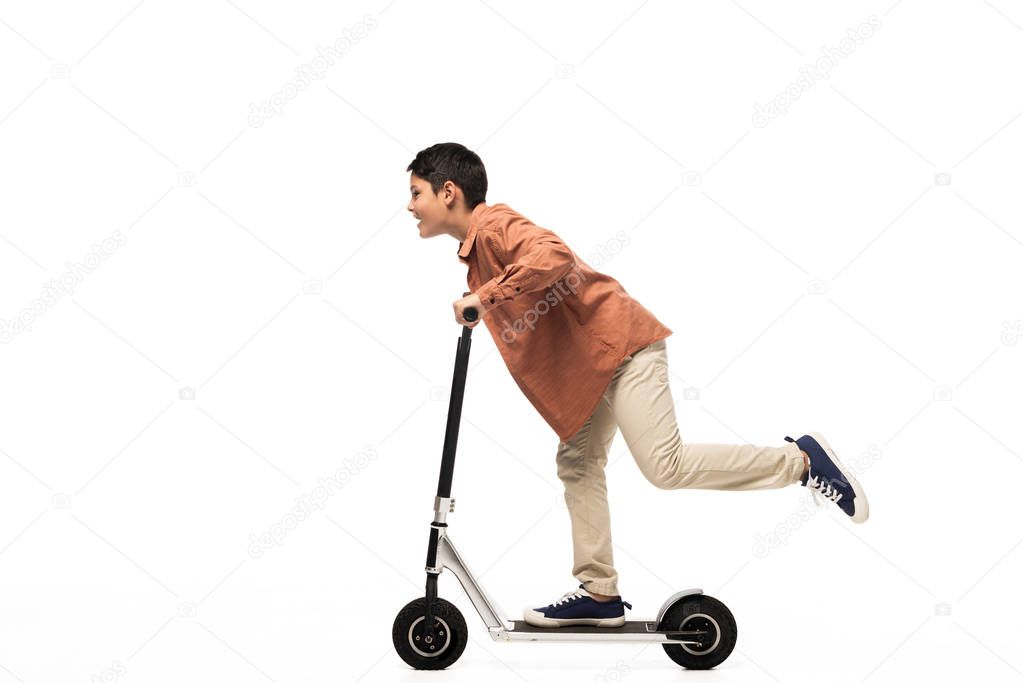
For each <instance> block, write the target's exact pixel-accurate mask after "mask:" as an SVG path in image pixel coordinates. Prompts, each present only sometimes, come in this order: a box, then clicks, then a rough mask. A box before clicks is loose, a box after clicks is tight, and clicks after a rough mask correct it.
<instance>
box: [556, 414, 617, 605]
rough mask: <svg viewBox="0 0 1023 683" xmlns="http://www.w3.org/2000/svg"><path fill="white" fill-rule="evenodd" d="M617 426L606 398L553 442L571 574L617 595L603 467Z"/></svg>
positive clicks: (589, 587) (595, 588) (591, 588)
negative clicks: (576, 428)
mask: <svg viewBox="0 0 1023 683" xmlns="http://www.w3.org/2000/svg"><path fill="white" fill-rule="evenodd" d="M616 431H617V425H616V424H615V422H614V418H613V416H612V414H611V410H610V406H609V405H608V403H607V401H606V399H601V401H600V402H599V403H598V404H597V407H596V409H595V410H594V411H593V414H592V415H590V417H589V418H587V420H586V422H585V423H583V426H582V427H580V429H579V431H578V432H576V433H575V434H574V435H573V436H572V437H571V438H570V439H569V440H568V441H562V442H559V443H558V453H557V465H558V477H559V478H560V479H561V481H562V482H563V483H564V485H565V504H566V506H567V507H568V514H569V517H570V518H571V521H572V556H573V566H572V574H573V575H574V576H575V578H576V579H578V580H579V582H580V583H582V584H583V585H584V587H585V588H586V590H588V591H592V592H593V593H596V594H598V595H603V596H613V595H618V572H616V571H615V568H614V562H613V556H612V550H611V514H610V512H609V510H608V504H607V484H606V480H605V478H604V467H605V465H606V464H607V454H608V450H609V449H610V447H611V442H612V440H613V439H614V435H615V432H616Z"/></svg>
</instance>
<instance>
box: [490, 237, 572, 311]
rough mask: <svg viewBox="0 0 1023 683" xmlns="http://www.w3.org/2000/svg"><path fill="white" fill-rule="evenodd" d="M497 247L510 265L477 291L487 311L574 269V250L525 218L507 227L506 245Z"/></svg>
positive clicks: (542, 286) (539, 287) (555, 279)
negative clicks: (501, 250)
mask: <svg viewBox="0 0 1023 683" xmlns="http://www.w3.org/2000/svg"><path fill="white" fill-rule="evenodd" d="M498 246H499V247H500V248H502V249H503V251H504V253H503V254H502V256H503V261H504V262H505V263H507V264H508V265H507V266H505V268H504V271H503V272H501V273H500V274H499V275H497V276H496V277H494V278H492V279H490V280H488V281H487V282H485V283H483V284H482V285H480V287H479V288H478V289H477V290H476V294H477V296H479V298H480V303H481V305H482V306H483V310H484V311H489V310H491V309H492V308H496V307H498V306H500V305H502V304H505V303H507V302H509V301H511V300H512V299H514V298H515V297H517V296H519V295H521V294H526V293H528V292H535V291H537V290H540V289H544V288H546V287H548V286H550V285H552V284H554V283H555V282H557V281H558V280H559V279H561V278H563V277H564V276H565V275H567V274H568V273H569V271H571V270H572V268H573V267H574V266H575V257H574V256H573V255H572V251H571V249H569V248H568V246H567V245H566V244H565V243H564V242H562V241H561V239H560V238H559V237H558V236H557V235H555V234H554V233H553V232H551V231H550V230H546V229H544V228H540V227H538V226H536V225H533V224H532V223H530V222H529V221H527V220H525V219H524V218H515V219H513V220H512V221H511V222H510V223H509V224H508V226H507V227H506V228H505V230H504V243H503V244H501V243H498Z"/></svg>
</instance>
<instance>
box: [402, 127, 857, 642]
mask: <svg viewBox="0 0 1023 683" xmlns="http://www.w3.org/2000/svg"><path fill="white" fill-rule="evenodd" d="M406 170H407V171H411V177H410V187H409V189H410V191H411V193H412V198H411V200H410V201H409V204H408V210H409V211H410V212H411V213H412V215H413V216H414V217H415V218H416V219H418V220H419V224H418V228H419V235H420V237H422V238H429V237H435V236H437V235H441V234H446V235H451V236H452V237H454V238H455V239H457V240H458V242H459V249H458V259H459V261H460V262H461V263H464V264H466V265H467V266H468V268H469V270H468V273H467V282H468V285H469V289H470V292H466V293H465V295H464V296H463V297H462V298H461V299H458V300H457V301H455V302H454V304H453V307H454V313H455V320H456V321H457V322H458V323H460V324H462V325H466V326H468V327H475V326H476V325H477V324H479V321H480V320H483V321H485V322H486V323H487V328H488V329H489V330H490V334H491V336H492V337H493V338H494V344H495V345H496V346H497V348H498V350H499V351H500V352H501V356H502V357H503V358H504V361H505V364H506V365H507V367H508V370H509V372H510V373H511V375H512V377H513V378H514V379H515V382H516V384H518V386H519V388H520V389H522V392H523V393H524V394H525V395H526V397H527V398H528V399H529V401H530V402H531V403H532V404H533V406H534V407H535V408H536V409H537V411H538V412H539V413H540V414H541V415H542V416H543V418H544V419H545V420H546V421H547V423H548V424H549V425H550V426H551V428H552V429H553V430H554V431H555V432H556V433H557V435H558V437H559V439H560V441H559V443H558V449H557V456H556V461H557V468H558V477H559V478H560V479H561V481H562V482H563V483H564V485H565V502H566V504H567V506H568V512H569V517H570V518H571V522H572V541H573V556H574V566H573V568H572V573H573V574H574V576H575V578H576V579H577V580H578V581H580V582H581V583H580V584H579V588H578V589H576V590H574V591H569V592H568V593H565V594H564V595H562V596H561V598H560V599H558V600H556V601H554V602H552V603H551V604H549V605H547V606H546V607H538V608H536V609H527V610H526V611H525V620H526V621H527V622H529V623H530V624H533V625H535V626H548V627H558V626H564V625H590V626H609V627H614V626H621V625H623V624H624V623H625V608H626V607H628V608H629V609H632V605H630V604H629V603H627V602H624V601H623V600H622V599H621V596H620V595H619V594H618V574H617V572H616V571H615V569H614V566H613V564H612V554H611V532H610V528H611V527H610V513H609V511H608V505H607V489H606V486H605V479H604V466H605V464H606V463H607V454H608V448H609V447H610V445H611V441H612V439H613V438H614V435H615V432H616V431H617V429H618V428H620V429H621V430H622V435H623V437H624V438H625V441H626V443H627V445H628V447H629V451H630V452H631V453H632V457H633V458H634V459H635V461H636V464H637V465H639V468H640V470H641V471H642V473H643V474H644V476H646V478H647V479H648V480H649V481H650V482H651V483H652V484H653V485H654V486H656V487H658V488H660V489H681V488H700V489H718V490H722V491H747V490H754V489H770V488H781V487H783V486H788V485H790V484H794V483H796V482H797V481H798V482H800V484H801V485H802V486H806V487H807V488H809V489H810V491H811V492H812V493H813V496H814V501H815V503H816V504H817V505H818V506H819V505H821V502H822V501H823V500H830V501H832V502H834V503H836V504H837V505H838V507H839V508H840V509H841V510H842V512H844V513H845V514H846V515H848V516H849V517H850V518H851V519H852V521H853V522H857V523H860V522H864V521H866V519H867V516H868V507H867V499H866V496H865V495H864V493H863V489H862V488H861V487H860V485H859V483H858V482H857V481H856V479H855V478H854V477H853V475H852V474H851V473H850V472H849V471H848V470H847V469H846V468H845V467H844V466H843V464H842V462H841V461H840V460H839V459H838V458H837V457H836V456H835V453H834V451H833V450H832V449H831V447H830V446H829V445H828V443H827V441H825V440H824V438H823V437H822V436H821V435H820V434H818V433H816V432H811V433H809V434H807V435H805V436H802V437H800V438H799V439H792V438H790V437H788V436H786V437H785V440H786V441H788V442H789V444H788V445H785V446H780V447H768V446H751V445H742V446H733V445H726V444H706V443H685V442H683V441H682V438H681V436H680V435H679V431H678V426H677V424H676V419H675V406H674V402H673V401H672V398H671V390H670V388H669V386H668V360H667V355H666V352H665V342H664V339H665V337H667V336H669V335H671V334H672V330H670V329H668V328H667V327H665V326H664V325H663V324H662V323H661V322H660V321H659V320H658V319H657V318H655V317H654V316H653V314H651V313H650V312H649V311H648V310H647V309H646V308H644V307H643V306H641V305H640V303H639V302H638V301H636V300H635V299H633V298H632V297H630V296H629V295H628V293H626V291H625V290H624V289H623V288H622V286H621V285H620V284H619V283H618V281H617V280H615V279H614V278H612V277H610V276H608V275H605V274H603V273H599V272H597V271H595V270H593V269H592V268H590V266H589V265H588V264H587V263H586V262H585V261H582V260H581V259H579V258H578V257H577V256H576V255H575V253H574V252H573V251H572V250H571V249H569V248H568V246H566V245H565V243H564V242H562V241H561V239H560V238H558V236H557V235H555V234H554V233H553V232H551V231H550V230H547V229H545V228H541V227H538V226H536V225H534V224H533V223H532V222H530V221H529V220H528V219H526V218H525V217H524V216H522V215H521V214H519V213H517V212H515V211H514V210H513V209H512V208H511V207H509V206H508V205H506V204H493V205H488V204H487V203H486V201H485V200H486V194H487V174H486V170H485V169H484V167H483V162H482V161H481V160H480V158H479V156H477V155H476V154H475V153H474V152H472V151H470V150H468V149H466V148H465V147H464V146H462V145H460V144H457V143H453V142H447V143H440V144H436V145H433V146H432V147H428V148H426V149H424V150H422V151H421V152H419V153H418V154H417V155H416V158H415V159H414V160H413V161H412V163H411V164H409V166H408V168H407V169H406ZM469 306H472V307H474V308H475V309H476V310H477V312H478V314H479V317H478V318H477V319H476V320H475V321H473V322H469V321H467V320H465V318H464V317H463V316H462V313H463V311H464V310H465V309H466V308H467V307H469Z"/></svg>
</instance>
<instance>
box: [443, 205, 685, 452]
mask: <svg viewBox="0 0 1023 683" xmlns="http://www.w3.org/2000/svg"><path fill="white" fill-rule="evenodd" d="M458 258H459V260H460V261H461V262H462V263H465V264H466V265H467V266H468V267H469V271H468V273H467V274H466V281H467V282H468V284H469V289H470V291H472V292H475V293H476V294H477V295H479V297H480V301H481V303H482V306H483V309H484V311H485V312H486V315H485V316H484V317H483V322H484V323H485V324H486V326H487V329H489V330H490V334H491V336H492V337H493V338H494V344H495V345H496V346H497V348H498V350H499V351H500V352H501V356H503V357H504V362H505V365H507V366H508V370H509V372H511V375H512V377H513V378H514V379H515V382H516V384H518V385H519V388H520V389H522V392H523V393H524V394H525V395H526V398H528V399H529V402H530V403H532V404H533V406H534V407H535V408H536V409H537V411H539V413H540V415H542V416H543V418H544V419H545V420H546V421H547V423H548V424H549V425H550V426H551V428H552V429H554V431H555V432H556V433H557V435H558V437H559V438H560V439H561V440H562V441H567V440H569V439H570V438H571V437H572V435H573V434H575V433H576V432H577V431H578V430H579V428H580V427H582V426H583V423H584V422H586V419H587V418H588V417H589V416H590V414H591V413H592V412H593V410H594V409H595V408H596V407H597V402H598V401H599V400H600V397H601V395H602V394H603V393H604V390H605V389H606V388H607V386H608V384H609V383H610V382H611V378H612V377H613V376H614V372H615V369H616V368H617V367H618V364H619V363H621V362H622V360H623V359H624V358H625V357H626V356H628V355H631V354H632V353H634V352H636V351H638V350H639V349H641V348H643V347H644V346H646V345H648V344H652V343H653V342H655V341H658V340H660V339H663V338H665V337H667V336H669V335H670V334H672V331H671V330H670V329H668V328H667V327H666V326H665V325H663V324H662V323H661V322H660V321H659V320H657V318H655V317H654V316H653V314H652V313H650V311H648V310H647V309H645V308H644V307H643V306H642V305H641V304H640V303H639V302H638V301H636V300H635V299H633V298H632V297H631V296H629V294H628V293H627V292H626V291H625V289H623V288H622V286H621V284H619V283H618V281H617V280H615V279H614V278H613V277H611V276H609V275H605V274H603V273H599V272H597V271H595V270H593V269H592V268H591V267H590V266H589V264H588V263H586V262H585V261H584V260H582V259H580V258H579V257H578V256H576V254H575V253H574V252H573V251H572V250H571V249H569V248H568V246H566V245H565V243H564V242H562V241H561V239H560V238H559V237H558V236H557V235H555V234H554V233H553V232H551V231H550V230H547V229H546V228H541V227H538V226H536V225H534V224H533V223H532V222H530V221H529V220H528V219H527V218H525V217H524V216H522V215H521V214H519V213H518V212H516V211H514V210H513V209H512V208H511V207H509V206H508V205H507V204H493V205H487V204H486V203H485V202H484V203H480V204H477V205H476V207H475V208H474V209H473V212H472V216H471V217H470V219H469V229H468V232H467V233H466V236H465V241H464V242H460V243H459V249H458Z"/></svg>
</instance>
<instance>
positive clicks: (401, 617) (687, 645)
mask: <svg viewBox="0 0 1023 683" xmlns="http://www.w3.org/2000/svg"><path fill="white" fill-rule="evenodd" d="M477 315H478V312H477V311H476V309H474V308H472V307H469V308H466V309H465V310H464V311H463V316H464V318H465V319H466V320H468V321H469V322H472V321H474V320H475V319H476V317H477ZM471 339H472V329H471V328H470V327H464V326H463V328H462V336H461V337H460V338H459V339H458V347H457V350H456V353H455V372H454V378H453V379H452V381H451V397H450V400H449V403H448V421H447V427H446V430H445V432H444V451H443V454H442V457H441V465H440V481H439V483H438V485H437V497H436V498H435V499H434V504H433V511H434V514H433V522H432V523H431V524H430V542H429V546H428V549H427V553H426V597H425V598H416V599H415V600H413V601H412V602H410V603H408V604H407V605H405V606H404V607H403V608H402V609H401V611H399V612H398V616H397V617H396V618H395V619H394V626H393V627H392V629H391V638H392V640H393V642H394V649H395V650H397V652H398V656H400V657H401V658H402V659H403V660H404V661H405V662H406V663H407V664H408V665H409V666H412V667H413V668H415V669H444V668H447V667H448V666H451V665H452V664H454V663H455V661H457V660H458V658H459V657H460V656H461V655H462V651H463V650H464V649H465V645H466V643H467V642H468V640H469V629H468V627H467V626H466V624H465V619H464V618H463V617H462V613H461V612H459V610H458V608H457V607H455V606H454V605H453V604H452V603H450V602H448V601H447V600H444V599H443V598H440V597H437V577H438V576H440V573H441V572H442V571H443V570H444V569H448V570H450V571H451V573H452V574H454V575H455V577H456V578H457V579H458V582H459V583H460V584H461V585H462V589H463V590H464V591H465V593H466V595H467V596H468V598H469V600H470V602H472V604H473V607H475V608H476V611H477V612H479V615H480V618H481V619H483V623H484V624H485V625H486V627H487V629H488V631H489V633H490V637H491V638H492V639H494V640H500V641H512V640H524V641H541V640H557V641H588V642H593V643H598V642H607V641H621V640H629V641H648V642H649V641H652V642H656V643H661V644H662V647H664V651H665V652H666V653H667V655H668V657H670V658H671V659H672V660H673V661H674V662H675V663H676V664H679V665H681V666H683V667H685V668H687V669H710V668H713V667H715V666H717V665H718V664H720V663H721V662H723V661H725V659H727V658H728V655H730V654H731V653H732V648H733V647H735V640H736V625H735V619H734V617H733V616H732V613H731V612H730V611H729V609H728V608H727V607H726V606H725V605H724V603H722V602H721V601H719V600H716V599H714V598H712V597H710V596H709V595H704V593H703V590H702V589H700V588H690V589H688V590H681V591H678V592H677V593H675V594H673V595H672V596H671V597H669V598H668V599H667V600H666V601H665V602H664V604H663V605H661V609H660V610H659V611H658V612H657V618H656V619H653V620H650V621H640V620H629V621H626V622H625V624H624V625H623V626H620V627H617V628H609V627H600V626H562V627H560V628H543V627H537V626H533V625H531V624H529V623H527V622H525V621H519V620H515V621H510V620H507V619H505V618H504V616H503V615H502V614H501V612H500V610H499V609H498V608H497V605H496V604H495V603H494V602H493V601H492V600H491V599H490V597H489V596H488V595H487V594H486V592H484V590H483V587H482V586H480V585H479V583H478V582H477V581H476V578H475V577H474V576H473V574H472V572H471V571H470V570H469V568H468V567H467V566H466V564H465V561H464V560H463V559H462V557H461V555H459V553H458V551H457V550H456V549H455V545H454V543H453V542H452V541H451V538H450V537H449V536H448V533H447V530H448V523H447V521H446V519H447V514H448V513H449V512H454V511H455V499H454V498H452V497H451V478H452V475H453V474H454V470H455V444H456V443H457V441H458V426H459V423H460V421H461V416H462V398H463V395H464V393H465V376H466V371H467V368H468V366H469V346H470V341H471Z"/></svg>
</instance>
